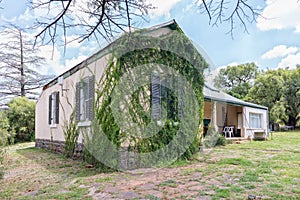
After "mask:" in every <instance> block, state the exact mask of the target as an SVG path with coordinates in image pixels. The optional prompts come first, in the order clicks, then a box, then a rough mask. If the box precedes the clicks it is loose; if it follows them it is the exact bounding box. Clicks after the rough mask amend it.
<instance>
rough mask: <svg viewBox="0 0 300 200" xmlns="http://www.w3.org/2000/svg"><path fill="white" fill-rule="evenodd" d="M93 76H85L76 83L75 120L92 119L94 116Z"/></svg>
mask: <svg viewBox="0 0 300 200" xmlns="http://www.w3.org/2000/svg"><path fill="white" fill-rule="evenodd" d="M94 96H95V85H94V76H90V77H87V78H85V79H83V80H81V81H80V82H79V83H77V84H76V120H77V121H80V122H84V121H92V120H93V118H94Z"/></svg>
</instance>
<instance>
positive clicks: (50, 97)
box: [48, 94, 52, 124]
mask: <svg viewBox="0 0 300 200" xmlns="http://www.w3.org/2000/svg"><path fill="white" fill-rule="evenodd" d="M51 116H52V95H51V94H50V96H49V118H48V124H51Z"/></svg>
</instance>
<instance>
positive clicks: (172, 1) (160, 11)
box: [147, 0, 181, 18]
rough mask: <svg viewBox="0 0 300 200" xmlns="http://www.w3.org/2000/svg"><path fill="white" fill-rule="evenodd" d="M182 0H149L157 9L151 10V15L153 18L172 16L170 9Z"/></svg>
mask: <svg viewBox="0 0 300 200" xmlns="http://www.w3.org/2000/svg"><path fill="white" fill-rule="evenodd" d="M180 1H181V0H166V1H162V0H147V3H149V4H152V6H154V7H155V9H152V10H149V15H150V17H151V18H156V17H161V16H165V17H166V18H169V17H170V10H171V9H172V8H173V7H174V6H175V5H176V4H177V3H179V2H180Z"/></svg>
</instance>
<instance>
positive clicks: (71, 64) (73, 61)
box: [66, 55, 87, 69]
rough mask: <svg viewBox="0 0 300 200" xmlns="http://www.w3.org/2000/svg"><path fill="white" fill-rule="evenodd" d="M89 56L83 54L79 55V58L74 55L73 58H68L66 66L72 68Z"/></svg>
mask: <svg viewBox="0 0 300 200" xmlns="http://www.w3.org/2000/svg"><path fill="white" fill-rule="evenodd" d="M86 58H87V56H84V55H81V56H78V57H77V58H75V57H73V58H72V59H68V60H66V66H67V68H69V69H71V68H72V67H74V66H76V65H78V64H79V63H81V62H82V61H84V60H85V59H86Z"/></svg>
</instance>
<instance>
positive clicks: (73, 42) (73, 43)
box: [62, 35, 81, 48]
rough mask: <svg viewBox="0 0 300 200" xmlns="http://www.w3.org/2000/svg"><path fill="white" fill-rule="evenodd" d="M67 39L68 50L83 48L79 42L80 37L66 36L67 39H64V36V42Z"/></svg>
mask: <svg viewBox="0 0 300 200" xmlns="http://www.w3.org/2000/svg"><path fill="white" fill-rule="evenodd" d="M65 39H66V44H67V48H78V47H80V46H81V43H79V40H78V36H76V35H70V36H66V38H64V36H62V40H65Z"/></svg>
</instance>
